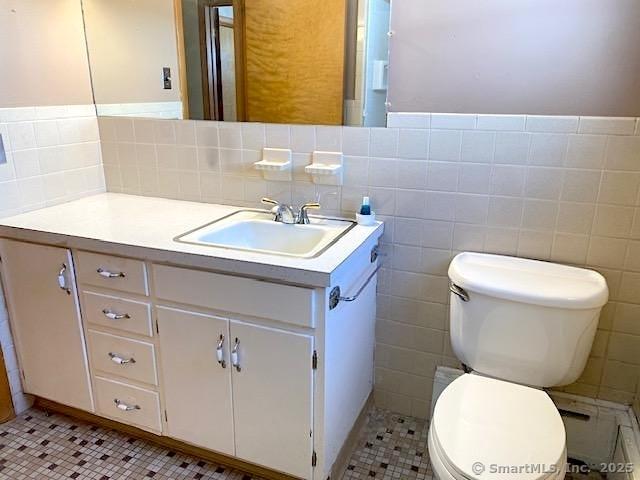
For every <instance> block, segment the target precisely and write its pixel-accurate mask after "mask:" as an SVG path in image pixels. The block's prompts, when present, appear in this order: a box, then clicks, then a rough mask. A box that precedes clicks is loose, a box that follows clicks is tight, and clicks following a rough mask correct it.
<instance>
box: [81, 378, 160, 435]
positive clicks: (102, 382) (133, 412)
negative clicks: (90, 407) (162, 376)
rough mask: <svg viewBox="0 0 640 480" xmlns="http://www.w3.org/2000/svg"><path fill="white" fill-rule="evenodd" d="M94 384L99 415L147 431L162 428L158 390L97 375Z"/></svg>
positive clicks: (156, 430)
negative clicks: (153, 390)
mask: <svg viewBox="0 0 640 480" xmlns="http://www.w3.org/2000/svg"><path fill="white" fill-rule="evenodd" d="M93 385H94V393H95V397H96V398H95V399H96V407H97V410H98V413H99V414H101V415H104V416H107V417H111V418H115V419H116V420H119V421H121V422H123V423H126V424H131V425H135V426H138V427H140V428H143V429H145V430H153V431H155V432H160V431H161V430H162V423H161V420H160V397H159V395H158V394H157V393H156V392H152V391H151V390H145V389H144V388H139V387H134V386H133V385H127V384H126V383H121V382H117V381H114V380H108V379H106V378H102V377H94V379H93Z"/></svg>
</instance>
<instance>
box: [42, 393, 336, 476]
mask: <svg viewBox="0 0 640 480" xmlns="http://www.w3.org/2000/svg"><path fill="white" fill-rule="evenodd" d="M34 407H36V408H39V409H41V410H45V411H49V412H56V413H61V414H63V415H66V416H68V417H71V418H75V419H78V420H82V421H85V422H87V423H92V424H95V425H98V426H101V427H104V428H109V429H111V430H116V431H118V432H121V433H124V434H126V435H129V436H131V437H134V438H139V439H142V440H146V441H148V442H152V443H155V444H157V445H160V446H163V447H165V448H168V449H171V450H174V451H176V452H179V453H184V454H186V455H191V456H193V457H197V458H201V459H202V460H206V461H209V462H211V463H216V464H218V465H223V466H225V467H229V468H234V469H237V470H240V471H242V472H245V473H248V474H251V475H254V476H257V477H261V478H265V479H267V480H299V479H298V478H297V477H292V476H290V475H287V474H284V473H281V472H277V471H275V470H270V469H268V468H265V467H262V466H260V465H255V464H253V463H249V462H245V461H243V460H240V459H237V458H235V457H230V456H228V455H224V454H222V453H217V452H213V451H211V450H206V449H204V448H201V447H196V446H195V445H190V444H188V443H185V442H181V441H179V440H175V439H173V438H169V437H163V436H160V435H156V434H154V433H151V432H147V431H145V430H141V429H139V428H136V427H132V426H130V425H126V424H124V423H120V422H116V421H114V420H110V419H108V418H104V417H100V416H98V415H94V414H93V413H89V412H85V411H84V410H79V409H77V408H73V407H68V406H66V405H61V404H59V403H56V402H52V401H50V400H45V399H43V398H36V401H35V404H34ZM336 478H338V477H336Z"/></svg>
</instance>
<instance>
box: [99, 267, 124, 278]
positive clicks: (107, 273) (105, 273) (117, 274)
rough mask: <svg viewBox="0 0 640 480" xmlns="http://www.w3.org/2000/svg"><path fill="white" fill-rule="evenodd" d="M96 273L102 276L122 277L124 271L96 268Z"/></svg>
mask: <svg viewBox="0 0 640 480" xmlns="http://www.w3.org/2000/svg"><path fill="white" fill-rule="evenodd" d="M96 272H98V275H100V276H101V277H104V278H124V277H125V275H124V272H110V271H109V270H105V269H104V268H99V269H98V270H96Z"/></svg>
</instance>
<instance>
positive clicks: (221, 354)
mask: <svg viewBox="0 0 640 480" xmlns="http://www.w3.org/2000/svg"><path fill="white" fill-rule="evenodd" d="M216 357H217V358H218V363H219V364H220V366H221V367H222V368H227V362H225V360H224V335H222V334H221V335H220V339H219V340H218V346H217V347H216Z"/></svg>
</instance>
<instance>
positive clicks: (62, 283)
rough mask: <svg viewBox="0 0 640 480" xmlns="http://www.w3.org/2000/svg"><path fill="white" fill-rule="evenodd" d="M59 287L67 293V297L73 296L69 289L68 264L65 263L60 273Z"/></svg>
mask: <svg viewBox="0 0 640 480" xmlns="http://www.w3.org/2000/svg"><path fill="white" fill-rule="evenodd" d="M58 286H59V287H60V288H61V289H62V290H63V291H65V292H67V295H71V289H70V288H69V287H67V264H66V263H63V264H62V268H60V271H59V272H58Z"/></svg>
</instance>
